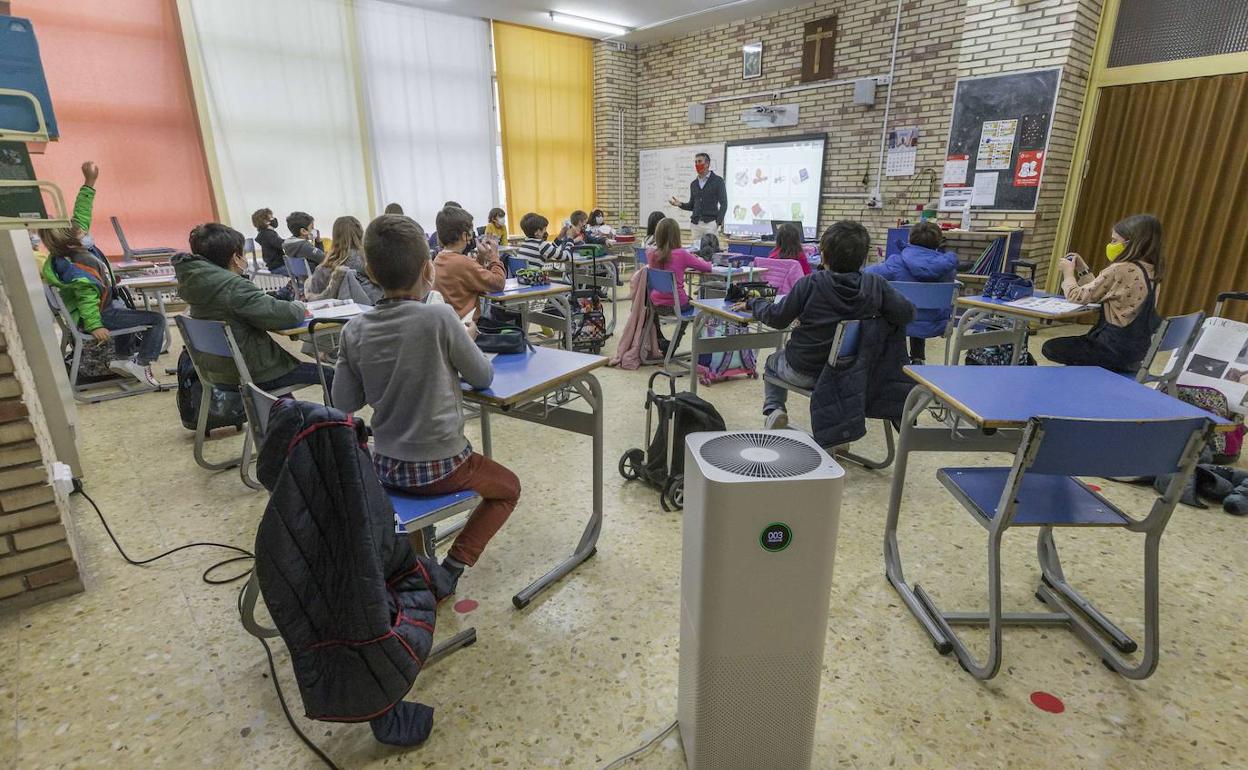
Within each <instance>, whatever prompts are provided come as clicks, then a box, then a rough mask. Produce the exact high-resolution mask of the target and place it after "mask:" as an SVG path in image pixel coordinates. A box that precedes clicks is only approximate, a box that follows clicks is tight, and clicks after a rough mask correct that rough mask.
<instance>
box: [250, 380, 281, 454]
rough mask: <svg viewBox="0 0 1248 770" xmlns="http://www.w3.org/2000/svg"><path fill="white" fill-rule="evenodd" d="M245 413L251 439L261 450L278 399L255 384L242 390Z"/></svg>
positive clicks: (251, 383) (252, 383)
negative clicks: (271, 411)
mask: <svg viewBox="0 0 1248 770" xmlns="http://www.w3.org/2000/svg"><path fill="white" fill-rule="evenodd" d="M242 391H243V392H242V396H243V411H244V412H246V413H247V424H248V425H250V426H251V438H252V441H253V443H255V445H256V449H257V450H259V449H260V445H261V444H262V443H263V442H264V434H265V433H266V432H268V430H269V410H271V409H272V408H273V405H274V404H276V403H277V398H276V397H274V396H270V395H269V394H268V393H265V392H264V391H263V390H261V389H260V388H259V387H257V386H256V384H255V383H254V382H249V383H247V384H246V385H244V386H243V388H242Z"/></svg>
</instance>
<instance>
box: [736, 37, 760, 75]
mask: <svg viewBox="0 0 1248 770" xmlns="http://www.w3.org/2000/svg"><path fill="white" fill-rule="evenodd" d="M762 76H763V43H762V41H755V42H753V43H746V44H744V45H742V46H741V79H742V80H749V79H751V78H761V77H762Z"/></svg>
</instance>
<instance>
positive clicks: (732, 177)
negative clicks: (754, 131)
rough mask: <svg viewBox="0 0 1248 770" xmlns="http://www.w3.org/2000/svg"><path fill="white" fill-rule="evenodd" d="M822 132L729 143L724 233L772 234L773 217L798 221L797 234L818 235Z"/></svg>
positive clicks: (725, 164)
mask: <svg viewBox="0 0 1248 770" xmlns="http://www.w3.org/2000/svg"><path fill="white" fill-rule="evenodd" d="M826 140H827V136H826V135H825V134H811V135H807V136H789V137H784V138H782V139H759V140H753V141H742V142H729V143H728V147H727V150H726V152H725V159H724V180H725V181H726V182H727V184H728V216H727V217H726V218H725V219H724V232H725V233H727V234H728V235H744V236H749V235H757V236H765V237H770V236H771V227H772V222H801V223H802V236H803V237H804V238H805V239H807V240H814V239H815V238H817V237H818V228H819V199H820V196H821V195H822V194H823V147H824V144H825V142H826Z"/></svg>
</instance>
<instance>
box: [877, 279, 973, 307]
mask: <svg viewBox="0 0 1248 770" xmlns="http://www.w3.org/2000/svg"><path fill="white" fill-rule="evenodd" d="M889 285H890V286H892V287H893V288H894V289H896V290H897V292H898V293H899V294H901V296H903V297H905V298H906V299H908V300H910V304H912V305H914V309H915V310H949V311H951V312H952V310H953V303H954V300H956V299H957V298H958V284H957V282H955V281H949V282H948V283H919V282H917V281H890V282H889Z"/></svg>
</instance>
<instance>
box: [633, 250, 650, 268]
mask: <svg viewBox="0 0 1248 770" xmlns="http://www.w3.org/2000/svg"><path fill="white" fill-rule="evenodd" d="M633 256H634V257H635V258H636V259H637V267H645V266H646V263H647V259H646V247H645V246H636V247H634V248H633Z"/></svg>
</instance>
